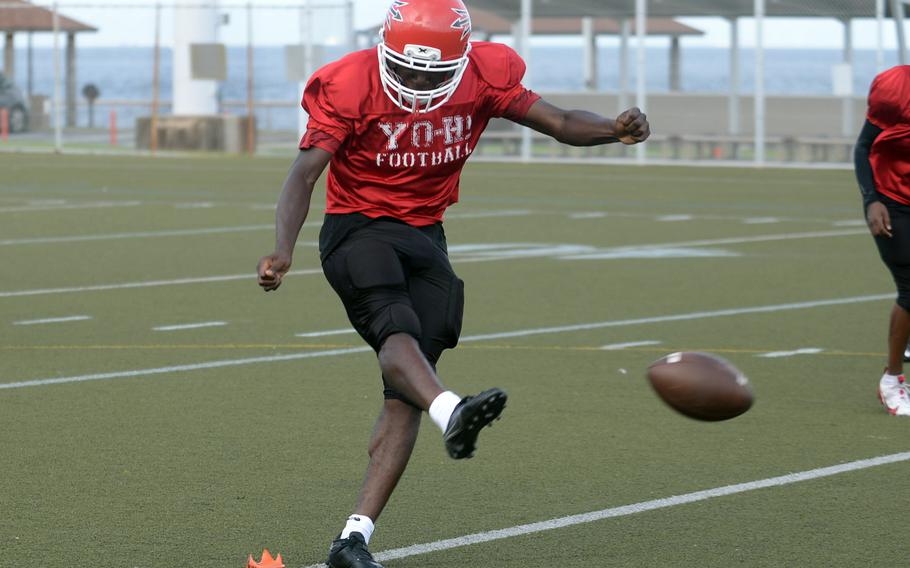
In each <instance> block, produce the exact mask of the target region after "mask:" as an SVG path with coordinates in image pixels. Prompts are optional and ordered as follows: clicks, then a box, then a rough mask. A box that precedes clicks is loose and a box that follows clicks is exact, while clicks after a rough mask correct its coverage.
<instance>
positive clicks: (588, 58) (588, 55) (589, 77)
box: [581, 18, 598, 91]
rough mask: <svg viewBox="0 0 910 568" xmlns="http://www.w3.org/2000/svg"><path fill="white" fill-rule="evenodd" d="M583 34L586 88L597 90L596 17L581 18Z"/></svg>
mask: <svg viewBox="0 0 910 568" xmlns="http://www.w3.org/2000/svg"><path fill="white" fill-rule="evenodd" d="M581 35H582V42H583V43H584V66H585V89H586V90H588V91H596V90H597V88H598V85H597V34H596V33H595V32H594V18H582V19H581Z"/></svg>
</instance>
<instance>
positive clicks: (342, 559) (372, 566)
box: [325, 532, 382, 568]
mask: <svg viewBox="0 0 910 568" xmlns="http://www.w3.org/2000/svg"><path fill="white" fill-rule="evenodd" d="M325 563H326V564H328V568H382V564H380V563H379V562H376V561H375V560H373V555H372V554H370V551H369V550H368V549H367V543H366V542H365V541H364V540H363V535H362V534H360V533H359V532H352V533H351V535H350V536H348V538H340V537H339V538H336V539H335V540H333V541H332V546H331V548H329V558H328V560H326V561H325Z"/></svg>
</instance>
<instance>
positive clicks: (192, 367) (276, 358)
mask: <svg viewBox="0 0 910 568" xmlns="http://www.w3.org/2000/svg"><path fill="white" fill-rule="evenodd" d="M372 350H373V349H372V348H370V347H352V348H350V349H333V350H331V351H314V352H311V353H293V354H290V355H272V356H269V357H251V358H249V359H228V360H225V361H209V362H208V363H191V364H188V365H174V366H172V367H157V368H155V369H137V370H135V371H113V372H111V373H94V374H91V375H78V376H75V377H59V378H56V379H36V380H33V381H22V382H18V383H6V384H0V390H3V389H19V388H24V387H40V386H46V385H59V384H63V383H81V382H85V381H100V380H104V379H125V378H130V377H144V376H148V375H164V374H167V373H180V372H184V371H201V370H204V369H220V368H222V367H236V366H238V365H254V364H256V363H277V362H280V361H295V360H297V359H312V358H315V357H333V356H335V355H347V354H348V353H361V352H363V351H372Z"/></svg>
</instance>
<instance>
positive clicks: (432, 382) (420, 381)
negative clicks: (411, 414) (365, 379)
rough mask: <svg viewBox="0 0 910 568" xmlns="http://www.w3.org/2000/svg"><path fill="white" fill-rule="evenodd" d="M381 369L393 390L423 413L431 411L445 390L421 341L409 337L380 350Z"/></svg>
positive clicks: (393, 340) (395, 339) (389, 340)
mask: <svg viewBox="0 0 910 568" xmlns="http://www.w3.org/2000/svg"><path fill="white" fill-rule="evenodd" d="M379 367H380V369H382V376H383V377H384V378H385V380H386V382H387V383H388V384H389V386H390V387H392V388H393V389H395V390H396V391H398V392H400V393H401V394H403V395H404V396H405V397H406V398H407V399H408V400H410V401H411V402H413V403H414V404H416V405H417V406H418V407H419V408H420V409H421V410H429V409H430V405H431V404H432V403H433V401H434V400H436V397H438V396H439V395H440V394H442V393H443V391H444V390H445V389H443V388H442V384H441V383H440V382H439V378H438V377H437V376H436V372H435V371H433V367H431V366H430V363H429V362H428V361H427V359H426V357H424V355H423V353H422V352H421V351H420V346H419V345H418V344H417V341H416V340H415V339H414V338H413V337H411V336H410V335H408V334H406V333H395V334H393V335H390V336H389V337H388V338H386V340H385V342H383V344H382V348H381V349H380V350H379Z"/></svg>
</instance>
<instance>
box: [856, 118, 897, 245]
mask: <svg viewBox="0 0 910 568" xmlns="http://www.w3.org/2000/svg"><path fill="white" fill-rule="evenodd" d="M881 133H882V129H881V128H879V127H877V126H875V125H874V124H872V123H871V122H869V121H868V120H867V121H866V123H865V124H864V125H863V129H862V131H861V132H860V134H859V138H858V139H857V140H856V146H855V147H854V148H853V165H854V167H855V171H856V181H857V183H858V184H859V191H860V193H861V194H862V196H863V210H864V211H865V212H866V223H867V224H868V225H869V231H871V232H872V234H873V235H874V236H878V235H886V236H888V237H890V236H891V218H890V215H889V214H888V208H887V207H885V206H884V205H883V204H882V203H881V201H880V200H879V195H878V191H876V189H875V176H874V175H873V174H872V164H871V163H869V152H870V151H871V150H872V144H873V143H874V142H875V139H876V138H878V135H879V134H881Z"/></svg>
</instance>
